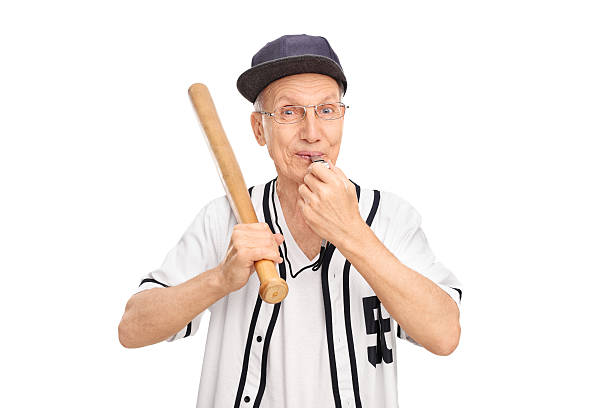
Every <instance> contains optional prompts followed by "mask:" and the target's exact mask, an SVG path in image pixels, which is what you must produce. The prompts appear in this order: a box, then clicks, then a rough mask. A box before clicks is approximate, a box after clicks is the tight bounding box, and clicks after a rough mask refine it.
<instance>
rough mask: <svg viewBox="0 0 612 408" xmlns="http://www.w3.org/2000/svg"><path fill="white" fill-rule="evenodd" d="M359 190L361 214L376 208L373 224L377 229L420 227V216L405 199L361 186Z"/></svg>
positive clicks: (388, 192)
mask: <svg viewBox="0 0 612 408" xmlns="http://www.w3.org/2000/svg"><path fill="white" fill-rule="evenodd" d="M360 190H361V192H360V199H359V202H360V207H361V208H362V213H363V212H364V211H371V210H370V208H373V207H376V216H375V217H374V222H375V223H376V224H377V226H378V227H383V226H384V227H385V229H386V227H387V226H389V227H402V228H406V227H407V226H410V227H415V226H418V225H420V223H421V215H420V214H419V212H418V211H417V210H416V208H415V207H414V206H413V205H412V204H411V203H410V202H409V201H408V200H407V199H406V198H404V197H402V196H400V195H398V194H396V193H394V192H391V191H385V190H379V189H373V188H368V187H363V186H362V187H360ZM377 196H378V197H377ZM362 200H363V201H362ZM365 207H368V208H367V209H366V208H365Z"/></svg>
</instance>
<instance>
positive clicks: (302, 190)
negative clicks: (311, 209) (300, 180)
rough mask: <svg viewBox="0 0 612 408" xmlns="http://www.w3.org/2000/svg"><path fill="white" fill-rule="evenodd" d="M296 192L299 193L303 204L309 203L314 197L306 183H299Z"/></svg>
mask: <svg viewBox="0 0 612 408" xmlns="http://www.w3.org/2000/svg"><path fill="white" fill-rule="evenodd" d="M298 193H299V194H300V198H301V199H302V200H303V201H304V204H305V205H307V206H308V205H310V204H311V203H312V202H313V200H314V199H315V195H314V193H313V192H312V191H311V190H310V188H309V187H308V186H307V185H306V184H300V185H299V186H298Z"/></svg>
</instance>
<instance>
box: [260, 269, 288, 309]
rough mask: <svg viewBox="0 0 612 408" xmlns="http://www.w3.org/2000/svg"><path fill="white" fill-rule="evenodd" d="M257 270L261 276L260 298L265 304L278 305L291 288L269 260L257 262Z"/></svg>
mask: <svg viewBox="0 0 612 408" xmlns="http://www.w3.org/2000/svg"><path fill="white" fill-rule="evenodd" d="M255 270H256V271H257V275H258V276H259V282H260V286H259V296H260V297H261V299H262V300H263V301H264V302H267V303H278V302H280V301H281V300H283V299H284V298H285V296H287V292H289V287H288V286H287V282H285V281H284V280H283V279H281V278H280V277H279V276H278V272H276V265H275V264H274V262H272V261H270V260H269V259H261V260H259V261H256V262H255Z"/></svg>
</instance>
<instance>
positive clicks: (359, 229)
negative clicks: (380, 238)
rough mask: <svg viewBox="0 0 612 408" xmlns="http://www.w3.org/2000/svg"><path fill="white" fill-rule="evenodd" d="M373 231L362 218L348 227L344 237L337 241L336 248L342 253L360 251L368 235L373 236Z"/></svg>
mask: <svg viewBox="0 0 612 408" xmlns="http://www.w3.org/2000/svg"><path fill="white" fill-rule="evenodd" d="M371 233H372V230H371V229H370V227H369V226H368V224H366V223H365V221H364V220H363V219H362V218H361V217H360V218H359V219H358V220H355V222H354V223H352V224H350V225H348V227H347V228H346V230H345V231H344V233H343V237H342V238H341V239H338V240H337V244H336V243H334V245H335V247H336V248H338V250H339V251H341V252H342V253H344V252H348V251H351V252H354V251H358V249H357V247H358V246H359V245H361V244H362V243H363V241H364V239H365V238H366V237H369V235H368V234H371Z"/></svg>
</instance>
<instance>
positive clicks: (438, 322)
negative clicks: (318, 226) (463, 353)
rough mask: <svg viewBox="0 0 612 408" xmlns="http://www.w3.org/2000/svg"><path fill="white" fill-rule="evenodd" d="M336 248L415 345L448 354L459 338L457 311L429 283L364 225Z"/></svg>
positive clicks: (449, 301) (445, 297) (433, 351)
mask: <svg viewBox="0 0 612 408" xmlns="http://www.w3.org/2000/svg"><path fill="white" fill-rule="evenodd" d="M351 236H352V237H359V239H346V240H343V245H341V246H340V247H338V249H339V250H340V252H342V254H343V255H344V256H345V257H346V258H347V259H348V260H349V261H350V262H351V264H352V265H353V266H354V267H355V269H357V271H359V273H360V274H361V275H362V276H363V277H364V279H365V280H366V281H367V282H368V284H369V285H370V287H371V288H372V289H373V290H374V293H376V296H377V297H378V298H379V299H380V301H381V303H382V304H383V305H384V306H385V309H387V311H388V312H389V313H390V314H391V316H393V318H394V319H395V320H396V321H397V322H398V324H399V325H400V326H401V327H402V329H404V331H406V333H407V334H408V335H409V336H410V337H412V338H413V339H414V340H415V341H416V342H417V343H419V344H421V345H422V346H423V347H425V348H426V349H427V350H429V351H431V352H432V353H435V354H438V355H447V354H450V353H451V352H452V351H453V350H454V349H455V348H456V346H457V343H458V341H459V336H460V331H461V329H460V326H459V309H458V308H457V305H456V304H455V302H454V301H453V300H452V299H451V297H450V296H449V295H448V294H447V293H446V292H444V291H443V290H442V289H440V288H439V287H438V286H437V285H436V284H435V283H434V282H432V281H431V280H430V279H428V278H426V277H424V276H423V275H421V274H420V273H418V272H416V271H414V270H412V269H410V268H409V267H407V266H406V265H404V264H402V263H401V262H400V261H399V260H398V259H397V258H396V257H395V256H394V255H393V254H392V253H391V252H390V251H389V250H388V249H387V248H386V247H385V246H384V244H383V243H382V242H380V240H379V239H378V238H377V237H376V235H375V234H374V232H373V231H372V230H371V229H370V228H369V227H368V226H367V225H366V224H365V223H364V224H363V225H360V226H358V227H356V231H355V232H353V233H352V234H351Z"/></svg>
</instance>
